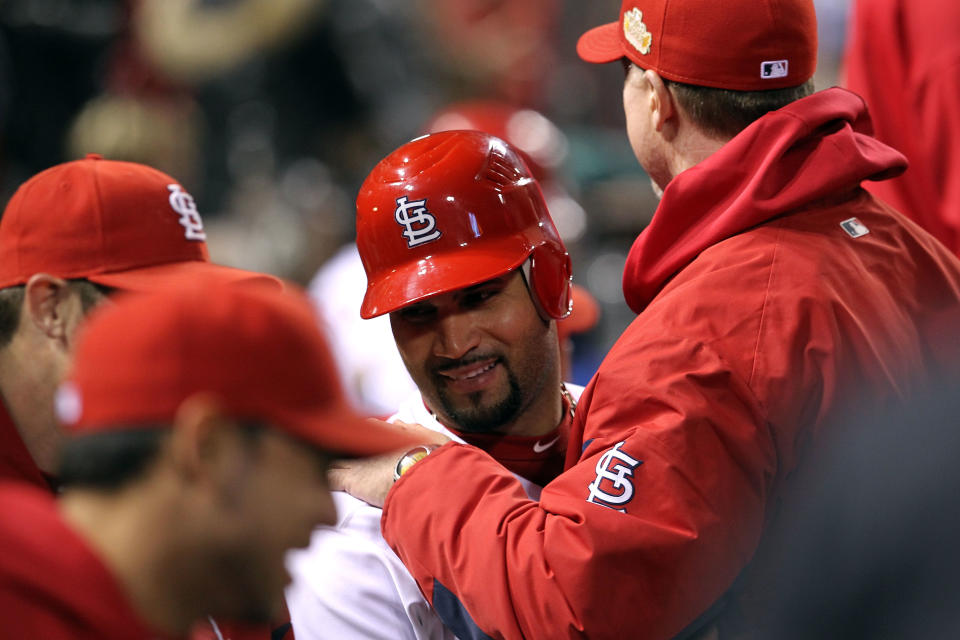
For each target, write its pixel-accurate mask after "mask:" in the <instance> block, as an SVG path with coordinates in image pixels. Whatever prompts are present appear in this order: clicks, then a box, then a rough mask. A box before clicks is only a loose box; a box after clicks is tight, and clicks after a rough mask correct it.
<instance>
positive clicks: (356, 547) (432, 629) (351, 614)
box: [286, 384, 583, 640]
mask: <svg viewBox="0 0 960 640" xmlns="http://www.w3.org/2000/svg"><path fill="white" fill-rule="evenodd" d="M566 386H567V390H568V391H569V392H570V395H571V396H573V398H574V399H575V400H576V399H578V398H579V397H580V393H581V392H582V391H583V387H580V386H577V385H572V384H567V385H566ZM391 420H401V421H403V422H416V423H419V424H421V425H423V426H425V427H427V428H429V429H433V430H434V431H439V432H441V433H443V434H445V435H447V436H449V437H450V438H452V439H453V440H455V441H457V442H463V440H462V439H460V438H459V437H457V436H456V435H455V434H453V433H451V432H450V431H449V430H448V429H446V428H445V427H444V426H443V425H441V424H440V423H439V422H438V421H437V419H436V418H435V417H434V416H433V414H431V413H430V412H429V411H428V410H427V408H426V407H425V406H424V404H423V400H422V399H421V397H420V394H419V393H416V394H413V395H412V396H410V397H409V398H407V400H405V401H404V402H403V404H402V405H401V407H400V410H399V411H398V412H397V413H396V414H395V415H394V416H393V417H392V418H391ZM518 480H520V482H521V483H522V484H523V488H524V490H525V491H526V492H527V495H529V496H530V497H531V498H532V499H534V500H536V499H539V497H540V487H539V486H537V485H535V484H533V483H532V482H530V481H529V480H526V479H525V478H520V477H519V476H518ZM333 497H334V502H335V503H336V505H337V524H336V525H335V526H333V527H320V528H318V529H317V530H316V531H314V533H313V537H312V538H311V540H310V546H309V547H307V548H306V549H299V550H294V551H291V552H290V553H288V554H287V570H288V571H289V572H290V576H291V579H292V582H291V583H290V585H289V586H288V587H287V590H286V598H287V608H288V609H289V610H290V620H291V623H292V624H293V633H294V636H295V637H296V638H297V640H320V639H323V638H337V639H338V640H339V639H343V640H351V639H354V638H358V639H359V638H364V639H375V640H426V639H430V640H441V639H451V640H452V639H454V638H455V636H454V635H453V633H452V632H451V631H450V630H449V629H447V628H446V627H445V626H444V625H443V623H442V622H441V621H440V617H439V616H438V615H437V614H436V612H434V610H433V608H432V607H431V606H430V604H429V603H428V602H427V600H426V598H425V597H424V596H423V594H422V593H421V592H420V587H419V586H418V585H417V583H416V581H415V580H414V579H413V577H412V576H411V575H410V574H409V572H408V571H407V569H406V567H404V566H403V563H402V562H400V558H398V557H397V555H396V554H395V553H394V552H393V549H391V548H390V547H389V546H387V543H386V542H385V541H384V539H383V536H381V535H380V516H381V514H382V511H381V510H380V509H379V508H377V507H373V506H370V505H369V504H367V503H365V502H363V501H361V500H357V499H356V498H354V497H353V496H350V495H348V494H346V493H343V492H342V491H335V492H334V494H333Z"/></svg>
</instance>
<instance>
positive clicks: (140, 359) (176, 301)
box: [57, 283, 415, 455]
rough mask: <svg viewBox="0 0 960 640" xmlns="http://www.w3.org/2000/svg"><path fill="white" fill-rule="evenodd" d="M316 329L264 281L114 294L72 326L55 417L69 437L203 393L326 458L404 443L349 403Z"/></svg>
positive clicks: (291, 299) (156, 416)
mask: <svg viewBox="0 0 960 640" xmlns="http://www.w3.org/2000/svg"><path fill="white" fill-rule="evenodd" d="M318 327H319V325H318V323H317V319H316V317H315V316H314V313H313V310H312V307H311V305H310V303H309V302H308V300H307V299H306V297H305V296H304V295H303V294H301V293H300V292H298V291H280V290H276V289H274V288H272V287H266V286H263V285H254V284H239V285H233V286H215V285H211V284H209V283H206V284H204V283H199V284H195V285H194V286H189V287H185V288H183V289H181V290H179V291H173V290H167V291H164V292H160V293H152V294H128V295H125V296H123V295H122V296H119V297H118V298H117V302H116V304H111V305H108V306H106V307H105V308H103V309H102V310H98V311H95V312H94V314H93V315H92V316H91V318H90V320H89V321H88V322H87V324H86V325H84V327H83V328H82V329H81V333H80V337H79V339H78V343H77V346H76V351H75V357H74V363H73V367H72V372H71V374H70V375H69V377H68V380H67V382H65V383H64V384H63V385H62V386H61V388H60V390H59V392H58V394H57V412H58V415H59V416H60V419H61V420H62V421H63V422H64V423H65V424H66V425H67V427H68V428H69V430H70V431H72V432H73V433H74V434H76V435H80V434H87V433H95V432H102V431H112V430H116V429H120V428H131V429H136V428H138V427H140V426H151V425H155V424H156V423H158V422H160V423H163V422H169V421H170V420H171V419H172V418H173V417H174V416H175V414H176V412H177V410H178V409H179V407H180V405H181V404H182V403H183V402H184V401H185V400H187V399H188V398H190V397H192V396H195V395H199V394H204V395H209V396H210V397H211V398H212V399H213V400H214V401H215V402H216V403H217V404H218V406H219V407H220V408H221V410H222V411H223V412H224V413H225V414H226V415H229V416H232V417H235V418H246V419H253V420H258V421H260V422H264V423H266V425H267V426H268V427H269V428H273V429H277V430H280V431H284V432H287V433H289V434H290V435H292V436H295V437H297V438H299V439H301V440H302V441H305V442H307V443H309V444H312V445H315V446H317V447H319V448H321V449H324V450H327V451H331V452H335V453H340V454H350V455H374V454H378V453H384V452H387V451H393V450H396V449H401V448H403V447H406V446H411V445H412V444H414V443H415V441H413V440H412V439H411V438H410V437H409V436H407V435H405V434H403V433H402V432H400V431H398V430H394V429H392V428H390V427H388V426H386V425H380V424H378V423H374V422H372V421H365V420H362V419H361V418H360V416H359V415H357V414H356V413H355V412H354V410H353V409H352V408H351V407H350V406H349V405H348V404H347V402H346V401H345V399H344V396H343V392H342V390H341V386H340V382H339V379H338V376H337V372H336V368H335V365H334V361H333V359H332V356H331V354H330V351H329V349H328V346H327V344H326V341H325V339H324V337H323V336H322V335H321V333H320V329H319V328H318Z"/></svg>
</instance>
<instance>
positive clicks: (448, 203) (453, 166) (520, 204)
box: [357, 131, 571, 318]
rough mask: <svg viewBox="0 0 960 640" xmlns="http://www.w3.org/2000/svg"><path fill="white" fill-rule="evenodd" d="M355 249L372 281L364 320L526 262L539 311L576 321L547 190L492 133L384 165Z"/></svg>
mask: <svg viewBox="0 0 960 640" xmlns="http://www.w3.org/2000/svg"><path fill="white" fill-rule="evenodd" d="M357 248H358V249H359V251H360V258H361V259H362V261H363V268H364V270H365V271H366V273H367V292H366V295H365V296H364V298H363V304H362V306H361V307H360V315H361V316H362V317H364V318H372V317H374V316H378V315H381V314H384V313H389V312H391V311H395V310H397V309H399V308H400V307H404V306H406V305H409V304H412V303H414V302H417V301H419V300H423V299H425V298H429V297H430V296H435V295H438V294H441V293H447V292H450V291H455V290H457V289H462V288H464V287H469V286H471V285H474V284H477V283H480V282H483V281H485V280H489V279H491V278H496V277H497V276H500V275H502V274H504V273H508V272H510V271H512V270H514V269H516V268H518V267H520V266H521V265H522V264H523V263H524V261H526V260H527V259H530V274H529V279H528V285H529V287H530V291H531V292H532V293H533V298H534V300H535V301H536V302H537V303H538V305H539V307H540V309H541V311H542V312H543V313H544V314H545V315H547V316H549V317H551V318H563V317H565V316H566V315H567V314H568V313H569V312H570V277H571V275H570V256H569V255H568V254H567V250H566V248H565V247H564V246H563V242H561V240H560V236H559V234H558V233H557V229H556V227H554V224H553V220H551V219H550V214H549V213H548V212H547V207H546V204H545V203H544V201H543V194H542V193H541V192H540V187H539V185H538V184H537V182H536V180H535V179H534V178H533V176H532V175H531V173H530V170H529V169H528V168H527V166H526V164H524V162H523V160H522V159H521V157H520V155H519V153H518V152H517V151H516V150H515V149H514V148H513V147H511V146H510V145H509V144H507V143H506V142H504V141H503V140H501V139H500V138H497V137H494V136H492V135H490V134H487V133H482V132H479V131H444V132H441V133H435V134H432V135H427V136H423V137H421V138H417V139H415V140H413V141H411V142H408V143H407V144H405V145H403V146H402V147H400V148H399V149H397V150H396V151H394V152H393V153H391V154H390V155H389V156H387V157H386V158H384V159H383V160H382V161H380V163H379V164H378V165H377V166H376V167H374V169H373V171H372V172H370V175H369V176H367V179H366V180H365V181H364V183H363V186H362V187H361V188H360V194H359V195H358V196H357Z"/></svg>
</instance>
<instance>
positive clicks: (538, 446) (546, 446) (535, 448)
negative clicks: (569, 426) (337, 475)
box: [533, 436, 560, 453]
mask: <svg viewBox="0 0 960 640" xmlns="http://www.w3.org/2000/svg"><path fill="white" fill-rule="evenodd" d="M559 439H560V436H557V437H556V438H554V439H553V440H551V441H550V442H547V443H546V444H540V442H539V441H537V442H535V443H534V444H533V452H534V453H543V452H544V451H546V450H547V449H549V448H550V447H552V446H553V445H554V444H556V442H557V440H559Z"/></svg>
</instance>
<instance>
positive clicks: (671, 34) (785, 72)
mask: <svg viewBox="0 0 960 640" xmlns="http://www.w3.org/2000/svg"><path fill="white" fill-rule="evenodd" d="M577 53H578V54H579V55H580V57H581V58H583V59H584V60H586V61H587V62H595V63H605V62H613V61H615V60H619V59H620V58H623V57H624V56H626V57H627V58H629V59H630V60H631V61H632V62H633V63H634V64H636V65H637V66H638V67H640V68H642V69H651V70H653V71H656V72H657V73H659V74H660V75H661V76H663V77H664V78H667V79H669V80H674V81H676V82H682V83H685V84H692V85H698V86H704V87H715V88H719V89H732V90H735V91H762V90H764V89H783V88H786V87H795V86H797V85H801V84H803V83H804V82H806V81H807V80H809V79H810V78H811V77H813V72H814V71H815V70H816V67H817V16H816V12H815V10H814V6H813V0H624V2H623V3H622V5H621V7H620V20H619V21H618V22H612V23H610V24H605V25H601V26H599V27H595V28H593V29H591V30H590V31H587V32H586V33H584V34H583V35H582V36H580V40H579V42H577Z"/></svg>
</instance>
